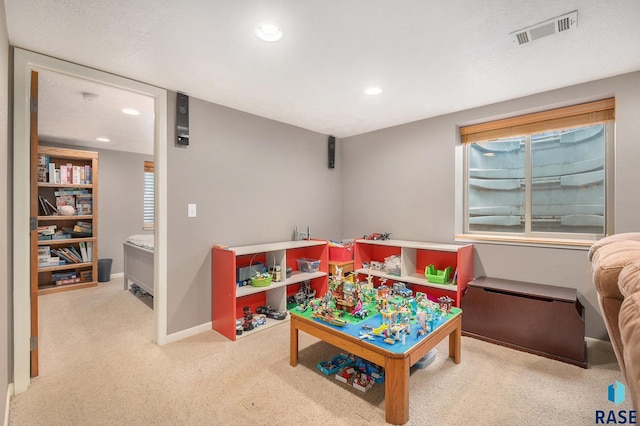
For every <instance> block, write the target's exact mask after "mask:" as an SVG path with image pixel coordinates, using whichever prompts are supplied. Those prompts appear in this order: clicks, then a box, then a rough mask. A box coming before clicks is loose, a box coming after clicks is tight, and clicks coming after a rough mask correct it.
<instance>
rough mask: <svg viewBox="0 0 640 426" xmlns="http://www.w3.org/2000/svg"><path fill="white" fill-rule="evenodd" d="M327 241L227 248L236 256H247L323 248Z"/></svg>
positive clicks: (285, 242)
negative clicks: (316, 247)
mask: <svg viewBox="0 0 640 426" xmlns="http://www.w3.org/2000/svg"><path fill="white" fill-rule="evenodd" d="M326 243H327V242H326V241H320V240H302V241H283V242H278V243H268V244H256V245H252V246H239V247H227V250H233V251H234V252H235V253H236V256H242V255H247V254H255V253H263V252H270V251H278V250H291V249H296V248H303V247H313V246H321V245H324V244H326Z"/></svg>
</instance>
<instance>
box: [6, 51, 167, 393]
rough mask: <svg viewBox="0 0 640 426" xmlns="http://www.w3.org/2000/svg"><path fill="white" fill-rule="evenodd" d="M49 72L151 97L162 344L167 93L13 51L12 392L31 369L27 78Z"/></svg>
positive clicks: (162, 336)
mask: <svg viewBox="0 0 640 426" xmlns="http://www.w3.org/2000/svg"><path fill="white" fill-rule="evenodd" d="M43 70H48V71H54V72H57V73H61V74H66V75H70V76H75V77H78V78H82V79H86V80H90V81H93V82H96V83H101V84H105V85H109V86H114V87H118V88H121V89H125V90H129V91H132V92H137V93H140V94H144V95H147V96H150V97H152V98H153V100H154V114H155V118H154V137H153V138H154V152H153V155H154V160H155V163H156V165H157V167H156V169H155V180H156V186H155V200H156V201H155V210H156V217H155V241H156V244H155V256H154V272H155V273H154V277H155V282H154V286H155V289H156V291H155V293H156V294H155V298H154V305H155V306H154V324H155V332H154V340H155V342H156V343H157V344H160V345H162V344H164V343H166V338H167V314H166V300H167V299H166V217H165V214H164V212H166V188H167V185H166V169H167V168H166V151H167V92H166V90H164V89H160V88H157V87H154V86H150V85H147V84H143V83H139V82H136V81H133V80H128V79H125V78H122V77H119V76H115V75H112V74H108V73H105V72H102V71H97V70H94V69H91V68H86V67H83V66H80V65H76V64H71V63H68V62H65V61H62V60H58V59H55V58H50V57H47V56H44V55H40V54H37V53H33V52H29V51H25V50H22V49H18V48H15V49H14V105H13V110H14V117H13V118H14V129H13V175H14V179H13V223H14V224H13V235H14V238H13V253H14V260H13V313H14V318H13V319H14V330H13V337H14V342H13V343H14V344H13V349H14V360H13V361H14V363H13V368H14V371H13V373H14V393H16V394H17V393H20V392H23V391H25V390H26V389H27V388H28V386H29V383H30V370H31V365H30V362H31V356H30V352H31V332H30V330H31V318H30V316H31V295H30V288H29V287H30V286H29V283H30V280H31V271H30V241H29V240H30V238H29V235H30V229H31V221H30V215H29V200H30V187H29V186H30V181H31V176H30V167H29V165H30V163H29V161H30V144H29V136H30V110H31V101H30V93H31V90H30V80H31V72H32V71H43Z"/></svg>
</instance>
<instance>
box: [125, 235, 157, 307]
mask: <svg viewBox="0 0 640 426" xmlns="http://www.w3.org/2000/svg"><path fill="white" fill-rule="evenodd" d="M123 246H124V289H125V290H129V285H130V282H131V283H132V284H135V285H137V286H138V287H139V288H140V289H141V290H142V291H144V292H145V293H149V294H150V295H152V296H153V235H132V236H130V237H129V238H127V240H126V241H125V242H124V243H123Z"/></svg>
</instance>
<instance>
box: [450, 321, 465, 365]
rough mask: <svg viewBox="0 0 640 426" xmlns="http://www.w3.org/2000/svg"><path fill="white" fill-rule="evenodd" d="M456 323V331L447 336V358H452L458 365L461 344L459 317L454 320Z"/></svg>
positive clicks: (460, 322)
mask: <svg viewBox="0 0 640 426" xmlns="http://www.w3.org/2000/svg"><path fill="white" fill-rule="evenodd" d="M456 321H457V322H458V324H457V326H456V329H455V330H454V331H452V332H451V334H449V357H451V358H453V362H455V363H456V364H460V360H461V358H460V345H461V343H462V320H461V318H460V317H458V318H457V319H456Z"/></svg>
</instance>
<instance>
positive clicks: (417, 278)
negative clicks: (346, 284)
mask: <svg viewBox="0 0 640 426" xmlns="http://www.w3.org/2000/svg"><path fill="white" fill-rule="evenodd" d="M369 272H371V275H372V276H374V277H378V278H387V279H390V280H394V281H402V282H405V283H408V284H418V285H422V286H425V287H433V288H439V289H443V290H451V291H457V290H458V286H457V285H456V284H453V283H452V282H450V283H449V284H438V283H430V282H429V281H427V278H426V277H425V276H424V275H420V274H412V275H388V274H386V273H385V272H384V271H381V270H379V269H371V270H369V269H358V270H356V273H358V274H364V275H367V274H368V273H369Z"/></svg>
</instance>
